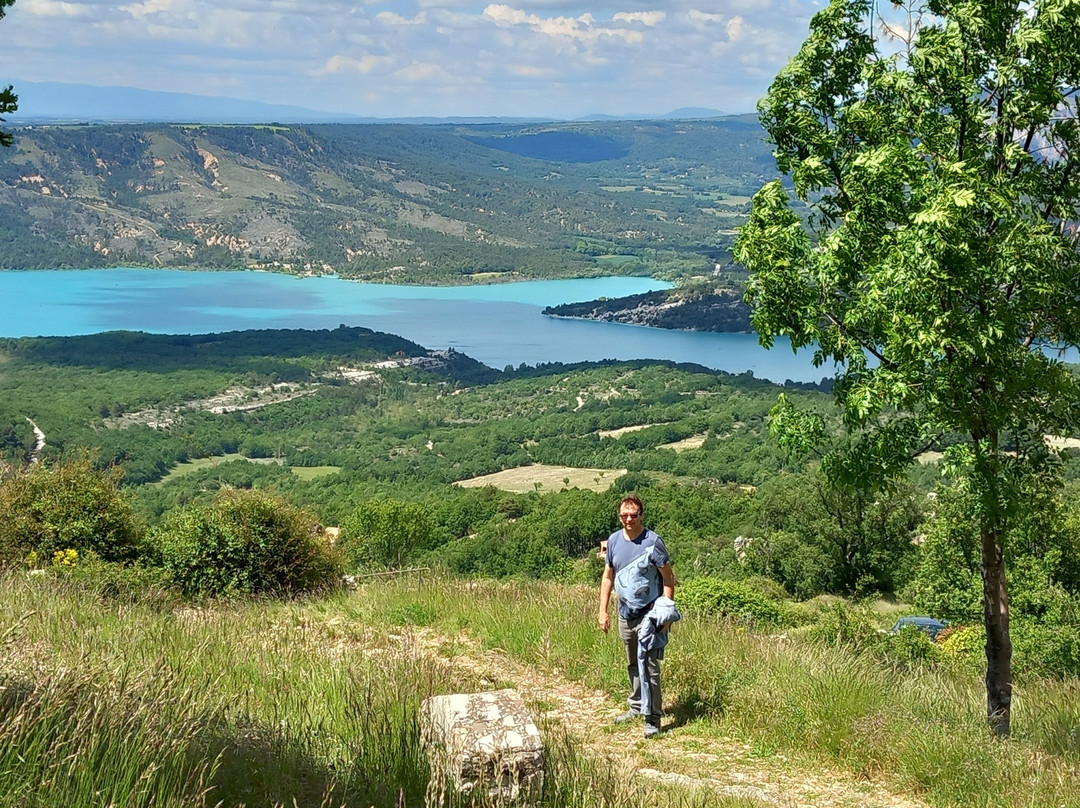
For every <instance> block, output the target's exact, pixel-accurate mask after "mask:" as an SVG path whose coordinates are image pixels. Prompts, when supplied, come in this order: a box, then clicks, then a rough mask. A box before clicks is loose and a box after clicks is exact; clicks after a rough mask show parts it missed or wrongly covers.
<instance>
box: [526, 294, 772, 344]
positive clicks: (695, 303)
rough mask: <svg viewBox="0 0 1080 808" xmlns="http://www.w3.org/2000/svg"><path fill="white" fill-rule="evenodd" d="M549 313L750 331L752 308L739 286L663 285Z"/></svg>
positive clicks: (685, 327) (679, 328)
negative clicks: (708, 287)
mask: <svg viewBox="0 0 1080 808" xmlns="http://www.w3.org/2000/svg"><path fill="white" fill-rule="evenodd" d="M544 314H546V315H548V316H550V317H576V318H580V319H585V320H602V321H605V322H614V323H627V324H630V325H647V326H651V327H652V328H667V329H672V330H677V331H714V332H739V333H742V332H747V331H750V330H752V329H751V327H750V308H749V307H748V306H747V305H746V302H745V301H744V300H743V295H742V292H740V291H738V290H736V289H726V288H723V289H702V288H700V287H690V288H677V289H661V290H658V291H655V292H645V293H644V294H638V295H628V296H627V297H617V298H603V299H600V300H590V301H587V302H584V303H565V304H563V305H559V306H548V307H547V308H545V309H544Z"/></svg>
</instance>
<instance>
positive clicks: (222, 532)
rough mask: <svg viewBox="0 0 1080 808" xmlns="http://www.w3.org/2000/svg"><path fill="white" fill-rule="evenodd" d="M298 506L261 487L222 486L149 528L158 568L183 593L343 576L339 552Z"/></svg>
mask: <svg viewBox="0 0 1080 808" xmlns="http://www.w3.org/2000/svg"><path fill="white" fill-rule="evenodd" d="M315 524H316V522H315V520H314V519H312V518H311V517H310V516H308V515H307V514H306V513H304V511H302V510H300V509H298V508H295V507H293V506H291V505H289V504H287V503H285V502H284V501H282V500H280V499H278V498H277V497H275V496H273V495H270V494H267V493H264V492H260V491H236V490H225V491H222V492H220V493H219V494H218V496H217V497H216V498H215V499H214V501H213V502H212V503H210V504H209V505H202V506H193V507H190V508H187V509H185V510H183V511H181V512H179V513H178V514H177V515H175V516H173V517H171V518H170V519H168V520H167V521H166V522H165V524H164V525H162V527H161V528H159V529H158V531H156V533H155V535H154V540H155V545H156V553H157V556H158V560H159V562H160V564H161V566H162V567H164V568H165V569H166V570H167V571H168V572H169V574H170V576H171V578H172V580H173V582H174V583H175V584H176V586H177V587H178V588H179V589H180V590H181V591H182V592H183V593H184V594H185V595H188V596H197V595H210V596H214V595H224V594H231V593H250V594H269V595H288V594H292V593H296V592H304V591H311V590H314V589H322V588H325V587H328V586H331V585H333V584H335V583H336V582H337V581H338V580H340V577H341V572H342V570H341V563H340V560H339V557H338V555H337V554H336V553H335V552H334V551H333V550H332V548H331V547H330V546H329V543H328V542H327V541H326V539H325V538H324V537H323V536H322V535H321V534H316V533H315V532H314V531H313V527H314V525H315Z"/></svg>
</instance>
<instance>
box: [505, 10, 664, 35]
mask: <svg viewBox="0 0 1080 808" xmlns="http://www.w3.org/2000/svg"><path fill="white" fill-rule="evenodd" d="M484 16H485V17H488V18H490V19H491V20H492V21H493V22H494V23H495V24H496V25H499V26H504V27H505V26H515V25H524V26H528V27H529V28H530V29H531V30H532V31H535V32H536V33H539V34H543V35H545V36H550V37H561V38H564V39H574V40H579V41H582V42H596V41H597V40H599V39H601V38H602V37H616V38H621V39H623V40H624V41H625V42H628V43H632V44H636V43H639V42H641V41H642V39H643V37H642V35H641V32H640V31H635V30H631V29H627V28H613V27H612V28H605V27H600V26H597V25H595V24H594V23H595V20H594V18H593V15H592V14H589V13H586V14H582V15H580V16H578V17H541V16H539V15H538V14H530V13H528V12H526V11H523V10H522V9H517V8H511V7H510V6H506V5H502V4H492V5H489V6H488V7H487V8H485V9H484Z"/></svg>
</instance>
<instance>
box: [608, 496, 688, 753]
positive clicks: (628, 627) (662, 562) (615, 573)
mask: <svg viewBox="0 0 1080 808" xmlns="http://www.w3.org/2000/svg"><path fill="white" fill-rule="evenodd" d="M644 516H645V506H644V505H643V504H642V502H641V500H640V499H639V498H638V497H635V496H628V497H624V498H623V500H622V501H621V502H620V503H619V523H620V524H621V525H622V530H617V531H615V532H614V533H612V534H611V536H610V537H608V542H607V556H606V558H605V564H604V577H603V578H602V579H601V581H600V611H599V614H598V616H597V622H598V623H599V624H600V630H601V631H603V632H605V633H606V632H607V630H608V628H610V626H611V619H610V618H609V617H608V601H609V600H610V599H611V590H612V589H616V588H617V589H618V596H619V637H620V638H621V639H622V641H623V644H624V645H625V646H626V672H627V674H628V675H629V677H630V699H629V706H630V709H629V710H628V711H627V712H626V713H624V714H622V715H620V716H619V717H618V718H616V719H615V722H616V723H617V724H621V723H625V722H627V721H631V720H633V719H634V718H636V717H637V716H638V715H640V714H641V713H642V709H641V706H642V692H641V688H642V682H641V676H640V674H639V672H638V671H639V667H638V631H637V630H638V626H640V625H641V623H642V620H643V619H644V618H645V616H646V614H648V612H649V610H650V609H651V608H652V605H653V603H654V602H655V600H656V598H657V597H658V596H659V595H660V590H661V585H662V587H663V595H664V597H666V598H668V599H672V600H673V599H674V598H675V573H674V572H673V571H672V569H671V560H670V558H669V557H668V552H667V548H666V547H665V546H664V541H663V539H661V538H660V537H659V536H658V535H656V533H655V532H653V531H652V530H646V528H645V524H644V521H643V519H644ZM635 576H636V580H635ZM617 578H618V580H619V586H618V587H616V579H617ZM646 647H647V646H646ZM659 653H660V652H659V649H657V648H652V649H651V650H649V651H648V653H647V654H646V655H645V673H646V678H647V679H648V683H647V685H646V686H647V687H648V689H649V690H648V695H647V696H646V699H645V701H646V702H647V703H648V705H649V709H648V715H646V716H645V737H646V738H652V737H655V736H656V735H658V734H659V732H660V714H661V707H662V703H661V701H660V699H661V695H660V659H659Z"/></svg>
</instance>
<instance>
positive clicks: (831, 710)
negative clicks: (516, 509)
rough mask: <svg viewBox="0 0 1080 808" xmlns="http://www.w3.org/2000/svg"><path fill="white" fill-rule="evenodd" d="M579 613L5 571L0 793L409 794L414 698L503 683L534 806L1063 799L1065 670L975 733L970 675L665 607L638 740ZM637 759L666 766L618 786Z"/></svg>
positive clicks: (476, 590)
mask: <svg viewBox="0 0 1080 808" xmlns="http://www.w3.org/2000/svg"><path fill="white" fill-rule="evenodd" d="M594 613H595V591H594V590H593V589H592V588H589V587H586V588H581V587H569V586H558V585H548V586H541V585H535V584H529V585H524V584H495V583H483V582H462V581H453V580H445V579H440V578H435V579H432V578H430V577H428V578H425V579H423V580H398V581H381V582H372V583H368V584H366V585H364V587H363V588H362V589H361V591H359V592H357V593H353V594H343V595H339V596H334V597H330V598H326V599H321V600H310V601H304V602H294V603H284V604H282V603H259V602H249V603H234V604H216V605H213V604H211V605H208V606H207V607H205V608H197V609H193V608H183V607H178V606H175V605H173V604H170V603H168V602H164V603H159V604H157V605H156V606H153V605H131V604H127V605H124V606H119V605H118V604H116V603H110V602H107V601H99V600H98V599H96V598H93V597H90V598H88V597H87V595H86V594H85V593H82V594H80V593H78V592H77V591H75V590H74V589H72V588H70V587H66V586H60V587H58V586H57V584H56V582H54V581H53V580H51V579H49V578H47V577H28V576H26V575H25V574H22V573H9V574H7V575H6V576H5V577H3V578H2V579H0V620H2V622H3V624H4V625H7V626H10V628H9V630H8V631H7V633H6V635H5V644H6V649H7V650H6V653H5V657H4V663H3V670H4V673H5V675H6V681H5V685H6V689H5V690H3V691H0V710H3V712H4V719H5V720H3V721H0V728H2V729H0V765H2V766H3V770H4V771H5V780H6V782H7V783H8V784H9V788H8V789H6V791H7V792H8V796H6V797H4V796H0V805H16V804H20V805H21V804H28V803H27V802H26V800H27V799H28V798H29V795H35V796H36V799H37V802H36V803H35V804H39V805H66V806H72V808H79V806H90V805H100V804H103V800H104V801H105V802H108V803H109V804H115V805H132V806H134V805H150V804H161V805H204V804H206V805H214V804H218V803H219V802H220V804H222V805H224V806H233V805H238V804H240V803H242V802H243V803H246V804H248V805H271V804H275V803H284V804H289V805H291V804H292V800H293V799H294V798H295V799H296V804H297V805H299V806H312V808H314V806H317V805H323V804H333V805H340V804H347V805H363V806H367V805H379V806H382V805H387V806H389V805H392V804H395V803H397V804H401V803H399V802H398V800H399V798H400V800H401V801H402V802H403V803H404V804H406V805H420V804H422V801H423V791H424V787H425V781H426V777H427V772H426V766H425V765H424V763H423V762H422V759H421V756H420V753H419V748H418V739H417V737H416V725H415V717H416V710H417V707H418V704H419V702H420V700H421V699H422V698H424V697H425V696H426V695H429V694H435V693H445V692H453V691H458V692H460V691H470V690H477V689H489V688H496V687H502V686H506V685H513V686H517V687H519V688H521V689H522V690H524V691H525V692H526V694H527V695H528V697H529V700H530V703H531V704H532V706H533V708H534V709H535V710H536V712H537V713H538V714H545V713H546V715H547V717H546V718H544V719H543V720H542V721H541V723H542V725H543V728H544V732H545V736H546V738H547V742H548V752H549V762H548V765H549V772H550V776H549V781H548V786H547V791H546V795H545V800H544V804H545V805H580V806H599V805H606V806H630V805H650V804H656V803H657V802H658V801H659V802H660V804H676V805H718V804H722V805H728V806H761V805H790V804H813V805H816V806H835V807H836V808H841V807H843V806H856V805H891V806H905V807H906V808H915V807H916V806H921V805H933V806H953V805H956V806H959V805H963V806H982V805H986V806H990V805H995V806H1035V805H1039V806H1049V805H1054V806H1073V805H1080V796H1078V794H1077V790H1076V789H1075V773H1074V772H1075V767H1076V765H1077V762H1078V758H1077V751H1076V749H1075V746H1074V745H1073V746H1071V747H1070V745H1069V737H1070V736H1069V731H1068V730H1069V727H1075V726H1076V725H1077V724H1078V723H1080V715H1078V710H1077V707H1076V704H1077V700H1076V685H1075V683H1071V684H1061V683H1034V684H1032V685H1029V686H1028V687H1027V688H1025V689H1024V690H1023V691H1021V692H1018V693H1017V699H1016V716H1015V717H1016V720H1015V722H1014V727H1015V730H1016V735H1015V737H1014V738H1013V739H1012V740H1010V741H1009V742H1006V743H1001V742H993V741H991V740H990V739H989V738H988V737H987V734H986V732H985V727H984V721H983V715H982V709H983V708H982V704H981V686H980V683H979V682H978V681H977V680H976V679H975V678H974V677H972V678H965V677H963V676H957V675H954V674H950V673H948V672H947V671H944V670H940V669H917V670H911V671H908V670H903V669H896V668H894V667H885V666H883V665H882V664H880V663H877V662H875V661H873V660H871V659H868V658H866V657H863V656H860V655H858V654H856V653H854V652H852V651H845V650H843V649H837V648H829V647H822V646H815V645H809V644H805V643H803V642H800V641H797V640H791V639H789V640H784V639H783V638H776V637H767V636H758V635H754V634H752V633H747V632H746V631H744V630H740V629H739V628H737V627H734V626H727V625H724V624H721V623H718V622H715V621H712V620H707V619H701V618H696V619H691V618H690V617H689V616H688V619H686V620H684V622H683V623H682V624H680V625H679V626H677V627H676V629H675V631H676V634H675V640H674V641H673V644H672V646H671V648H670V650H669V654H668V658H667V659H666V661H665V663H664V664H665V668H664V670H665V674H664V675H665V682H666V695H667V699H666V702H667V710H668V716H669V718H668V720H667V722H666V724H667V729H668V731H667V732H666V733H665V735H664V736H662V738H661V739H660V740H659V741H658V742H653V743H649V744H645V743H644V741H643V740H641V739H640V738H639V737H638V735H637V732H636V731H635V730H634V729H633V728H630V729H625V728H623V729H618V730H616V729H614V728H609V727H608V726H607V723H606V722H607V720H608V719H609V718H610V717H611V716H612V715H614V714H615V713H617V712H618V710H619V709H620V708H619V703H620V699H621V697H622V690H623V683H622V674H621V672H620V671H621V667H622V663H621V660H620V653H621V652H620V647H619V645H618V642H617V640H616V639H615V638H614V636H613V635H612V636H606V637H605V636H603V635H601V634H599V632H597V631H596V629H595V625H594V620H595V616H594ZM598 690H599V691H600V693H596V691H598ZM605 694H606V695H605ZM568 696H569V701H571V702H575V703H576V705H577V706H576V707H566V706H565V705H566V704H567V702H568V699H567V697H568ZM640 768H648V769H652V770H655V771H659V772H666V773H668V775H669V776H668V777H667V782H668V783H671V782H673V781H679V782H681V783H682V784H683V786H673V785H670V784H669V785H663V784H652V783H651V781H650V782H648V783H646V782H645V781H643V779H642V778H637V779H636V780H635V781H634V785H633V786H632V787H627V786H626V785H625V784H624V785H620V782H622V778H623V775H624V774H625V773H627V772H628V771H633V770H637V769H640ZM680 777H681V778H682V779H681V780H679V778H680ZM687 784H691V785H694V784H696V785H695V787H693V788H690V789H689V790H688V789H687V788H685V787H684V786H687ZM399 789H400V791H399ZM655 789H660V790H661V792H662V794H657V793H655ZM200 795H201V796H200ZM324 800H325V802H324Z"/></svg>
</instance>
